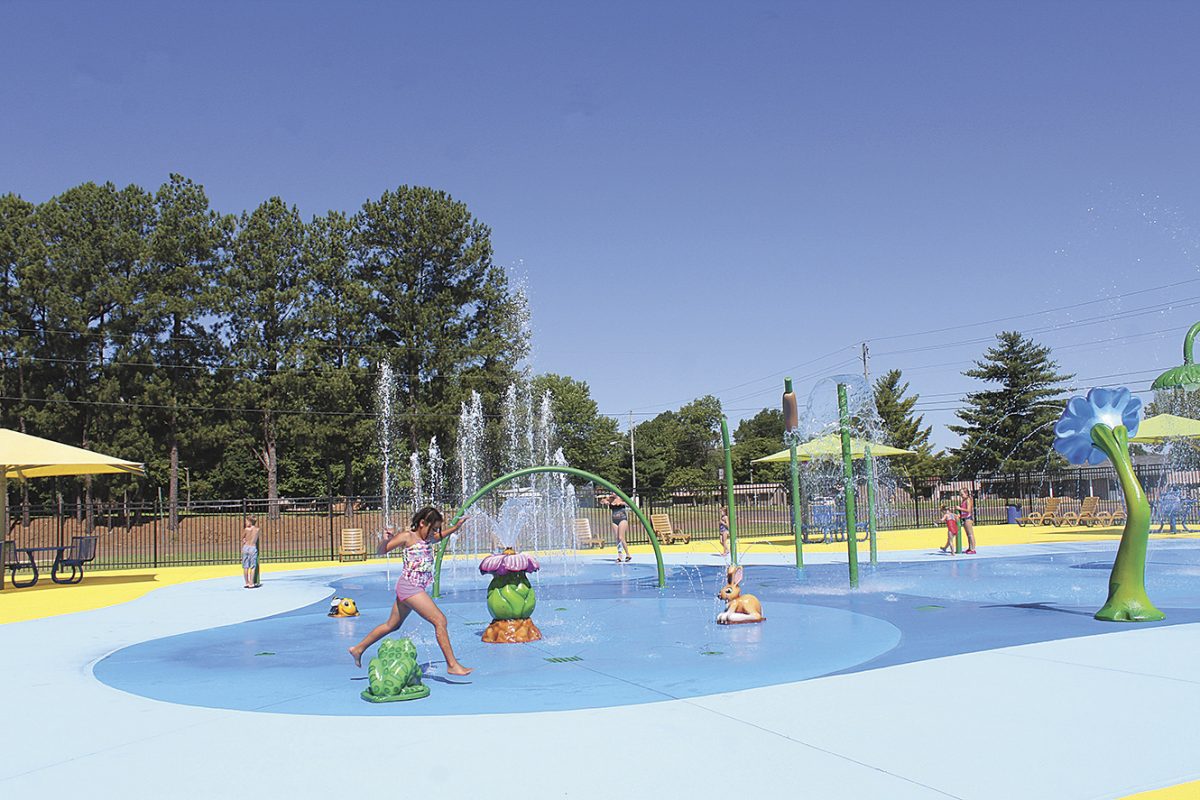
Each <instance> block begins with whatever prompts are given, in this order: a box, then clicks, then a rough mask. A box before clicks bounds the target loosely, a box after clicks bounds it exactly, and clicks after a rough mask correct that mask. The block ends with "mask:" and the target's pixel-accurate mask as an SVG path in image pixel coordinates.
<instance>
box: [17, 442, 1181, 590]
mask: <svg viewBox="0 0 1200 800" xmlns="http://www.w3.org/2000/svg"><path fill="white" fill-rule="evenodd" d="M1135 469H1136V471H1137V473H1138V477H1139V478H1140V479H1141V481H1142V485H1143V487H1144V488H1145V489H1146V493H1147V495H1148V496H1149V498H1150V500H1151V503H1152V505H1153V506H1154V508H1155V509H1156V512H1158V511H1159V510H1161V509H1163V508H1165V507H1166V501H1165V499H1164V498H1166V497H1168V496H1173V497H1175V498H1176V502H1175V508H1176V511H1177V512H1178V513H1176V514H1175V515H1174V518H1175V521H1176V522H1182V524H1185V525H1190V524H1192V523H1195V522H1197V521H1200V470H1178V469H1171V468H1169V467H1165V466H1157V465H1145V466H1138V467H1135ZM963 488H965V489H967V490H968V492H970V494H971V496H972V497H973V498H974V499H975V516H976V520H977V521H978V523H979V524H982V525H987V524H999V523H1004V522H1007V521H1008V520H1009V518H1010V515H1011V514H1012V513H1013V512H1010V508H1011V509H1014V510H1015V513H1016V514H1024V513H1027V512H1029V511H1031V510H1037V509H1039V508H1040V507H1041V504H1042V502H1043V498H1046V497H1049V496H1054V497H1059V498H1064V507H1063V508H1061V509H1060V512H1062V511H1067V510H1070V509H1071V508H1072V507H1074V508H1078V506H1079V504H1080V502H1081V501H1082V499H1083V498H1085V497H1097V498H1099V499H1100V509H1101V510H1108V511H1116V510H1122V509H1123V505H1124V504H1123V499H1122V496H1121V491H1120V486H1119V484H1118V483H1117V480H1116V474H1115V473H1114V472H1113V470H1112V468H1111V467H1108V466H1104V467H1095V468H1087V469H1078V470H1067V471H1063V472H1055V473H1020V474H1005V475H983V476H978V477H975V478H972V479H969V480H958V479H953V480H951V479H919V480H915V481H913V480H909V479H901V480H899V481H898V482H887V483H884V484H882V485H880V486H879V487H878V497H877V501H878V502H877V509H878V514H877V525H878V528H879V529H880V530H897V529H908V528H931V527H938V526H940V525H941V522H940V519H941V515H942V512H941V507H942V506H943V505H944V504H949V505H952V506H957V505H958V493H959V491H960V490H961V489H963ZM855 495H856V504H857V511H858V514H857V516H858V519H857V522H858V523H859V524H860V525H861V524H865V522H866V516H867V498H866V485H865V483H864V482H862V481H859V483H858V485H857V486H856V488H855ZM735 496H736V510H737V518H738V531H739V535H741V536H743V537H751V536H763V537H774V536H779V537H785V536H790V535H791V529H792V526H791V497H790V493H789V491H788V487H787V485H785V484H780V483H758V484H750V485H739V486H737V487H736V488H735ZM501 500H502V498H501V497H499V496H497V495H493V496H491V497H489V498H486V499H485V500H484V503H485V504H487V505H488V506H493V507H492V508H491V509H490V510H491V511H493V512H494V511H495V510H496V509H495V508H494V506H495V505H496V504H498V503H499V502H501ZM577 500H578V504H579V508H578V515H579V517H580V518H584V519H588V520H589V521H590V528H591V531H592V534H593V536H594V537H595V538H598V539H600V540H601V541H603V542H604V543H605V544H609V545H611V544H613V535H612V528H611V512H610V510H609V509H608V508H607V507H605V506H603V505H600V504H598V503H597V502H596V498H595V493H594V491H593V488H592V487H591V486H590V485H584V486H580V487H578V491H577ZM1180 500H1181V501H1182V502H1180ZM638 501H639V504H640V506H641V507H642V509H643V511H645V513H646V514H647V515H650V514H655V513H667V514H669V515H670V517H671V524H672V527H673V528H674V529H676V530H677V531H682V532H686V533H687V534H688V535H690V536H691V537H692V539H699V540H710V539H711V540H715V539H717V538H718V536H719V533H718V524H719V521H720V511H721V507H722V506H723V505H724V503H725V487H724V486H716V485H710V486H701V487H692V488H688V489H674V490H660V491H656V492H644V493H642V494H641V496H640V497H639V498H638ZM842 504H843V500H842V498H840V497H806V498H805V502H804V503H803V517H804V530H805V533H806V534H813V533H817V532H823V531H826V530H830V529H837V528H841V529H842V530H844V529H845V522H844V513H843V512H842V511H841V508H842ZM448 505H452V504H448ZM413 510H414V509H413V508H412V504H411V503H407V504H405V503H400V504H397V505H396V506H395V507H394V509H393V512H392V515H393V519H397V520H403V519H406V518H407V515H409V514H411V513H412V511H413ZM9 513H10V516H9V519H10V526H9V536H8V538H10V539H14V540H15V541H16V543H17V547H52V546H62V545H69V544H70V543H71V537H73V536H82V535H85V534H91V535H96V536H98V537H99V548H98V555H97V558H96V561H95V562H94V566H96V567H109V568H124V567H129V568H134V567H157V566H183V565H196V564H236V563H238V562H239V561H240V549H241V541H242V529H243V519H244V518H245V517H246V516H254V517H256V518H257V519H258V521H259V525H260V527H261V528H262V530H263V535H262V539H261V545H260V547H261V551H260V555H261V558H262V560H263V561H265V562H284V561H323V560H330V559H334V558H336V557H337V554H338V547H339V542H340V539H341V530H342V529H343V528H361V529H363V530H365V531H368V532H373V531H377V530H379V529H381V528H382V526H383V510H382V502H381V498H379V497H356V498H343V497H310V498H288V499H285V500H279V501H276V503H275V505H274V508H272V505H271V504H270V503H269V502H268V501H267V500H265V499H244V500H212V501H193V502H191V503H186V504H180V506H179V507H178V509H177V515H176V518H175V521H174V524H172V518H171V516H170V514H169V513H168V509H167V508H166V507H165V504H163V503H161V502H123V501H117V502H94V503H92V504H90V505H89V504H86V503H84V502H82V501H76V502H74V503H64V502H59V503H58V504H57V505H54V506H30V505H23V504H21V503H20V502H17V503H14V504H12V505H11V506H10V512H9ZM1157 516H1158V517H1159V518H1160V521H1166V518H1165V516H1164V515H1163V514H1162V513H1158V514H1157ZM629 522H630V527H629V532H628V540H629V542H630V543H631V544H639V543H646V542H648V541H649V532H648V531H646V530H645V529H644V527H643V526H642V525H641V523H640V521H639V520H638V519H637V518H636V516H633V515H630V520H629Z"/></svg>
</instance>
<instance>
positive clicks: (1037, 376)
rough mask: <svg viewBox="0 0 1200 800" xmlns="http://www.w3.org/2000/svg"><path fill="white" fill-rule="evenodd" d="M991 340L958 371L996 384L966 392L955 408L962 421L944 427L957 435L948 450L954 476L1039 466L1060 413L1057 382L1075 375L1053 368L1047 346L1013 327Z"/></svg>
mask: <svg viewBox="0 0 1200 800" xmlns="http://www.w3.org/2000/svg"><path fill="white" fill-rule="evenodd" d="M996 340H997V344H996V345H995V346H994V347H991V348H989V349H988V350H987V351H986V352H985V353H984V354H983V360H981V361H976V362H975V367H974V368H973V369H969V370H967V371H966V372H964V373H963V374H964V375H966V376H967V377H968V378H978V379H979V380H983V381H987V382H988V383H992V384H998V388H996V389H987V390H984V391H979V392H972V393H970V394H968V395H967V398H966V408H964V409H963V410H961V411H959V412H958V417H959V419H961V420H962V421H963V423H964V424H962V425H950V426H948V427H949V428H950V430H952V431H953V432H955V433H957V434H960V435H961V436H962V437H963V443H962V446H961V447H959V448H957V449H956V450H955V451H954V452H955V456H956V458H957V459H958V462H959V473H960V474H975V473H979V472H1011V471H1019V470H1030V469H1042V468H1044V467H1045V466H1046V465H1047V462H1048V460H1050V459H1051V458H1052V454H1051V450H1050V445H1051V442H1052V441H1053V438H1054V431H1053V425H1054V422H1055V420H1057V419H1058V417H1059V414H1060V413H1061V412H1062V403H1061V402H1059V401H1057V400H1056V398H1058V397H1059V396H1060V395H1061V394H1062V393H1063V390H1064V387H1063V386H1062V383H1063V382H1064V381H1068V380H1070V379H1071V378H1073V377H1075V376H1074V375H1066V374H1062V373H1059V372H1058V364H1057V362H1055V361H1054V360H1053V359H1051V358H1050V348H1048V347H1044V346H1042V345H1039V344H1038V343H1037V342H1034V341H1033V340H1032V339H1027V338H1025V337H1024V336H1022V335H1021V334H1020V333H1019V332H1017V331H1004V332H1002V333H1000V334H997V336H996ZM1053 458H1057V456H1053Z"/></svg>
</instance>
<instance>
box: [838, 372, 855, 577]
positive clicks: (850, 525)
mask: <svg viewBox="0 0 1200 800" xmlns="http://www.w3.org/2000/svg"><path fill="white" fill-rule="evenodd" d="M837 393H838V416H839V417H840V422H841V427H842V493H843V494H844V495H845V497H846V552H847V555H848V556H849V558H850V588H851V589H857V588H858V526H857V525H856V524H855V521H856V520H857V517H858V515H857V512H856V510H855V508H854V462H853V461H852V460H851V450H850V409H849V407H848V405H847V402H846V384H844V383H839V384H838V385H837Z"/></svg>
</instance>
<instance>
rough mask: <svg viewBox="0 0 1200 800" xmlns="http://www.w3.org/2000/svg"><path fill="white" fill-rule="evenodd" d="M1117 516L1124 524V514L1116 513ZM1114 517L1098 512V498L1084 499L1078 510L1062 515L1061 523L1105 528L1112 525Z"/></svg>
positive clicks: (1104, 512) (1106, 512)
mask: <svg viewBox="0 0 1200 800" xmlns="http://www.w3.org/2000/svg"><path fill="white" fill-rule="evenodd" d="M1117 514H1118V515H1119V516H1120V517H1121V521H1122V522H1124V520H1125V515H1124V513H1122V512H1117ZM1114 516H1116V515H1114V514H1113V513H1111V512H1109V511H1101V510H1100V498H1099V497H1085V498H1083V502H1082V503H1081V504H1080V506H1079V510H1078V511H1068V512H1067V513H1065V514H1063V517H1062V521H1063V524H1064V525H1085V526H1087V527H1091V526H1092V525H1103V526H1104V527H1106V528H1107V527H1109V526H1111V525H1112V524H1113V518H1114Z"/></svg>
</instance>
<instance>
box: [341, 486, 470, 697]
mask: <svg viewBox="0 0 1200 800" xmlns="http://www.w3.org/2000/svg"><path fill="white" fill-rule="evenodd" d="M442 520H443V517H442V512H440V511H438V510H437V509H436V508H433V507H432V506H426V507H425V508H422V509H421V510H420V511H418V512H417V513H416V514H414V515H413V518H412V527H411V528H410V529H409V530H406V531H400V532H399V533H394V534H392V536H391V537H390V538H389V539H388V540H387V542H386V543H385V544H384V546H383V548H382V549H381V553H388V552H390V551H392V550H395V549H396V548H398V547H403V548H404V566H403V567H402V568H401V570H400V578H399V580H397V581H396V603H395V605H393V606H392V613H391V614H390V615H388V618H387V622H384V623H382V624H381V625H376V626H375V628H374V629H372V630H371V632H370V633H368V634H367V635H366V637H365V638H364V639H363V640H362V641H361V642H359V643H358V644H356V645H354V647H351V648H350V655H351V657H352V658H353V659H354V666H356V667H361V666H362V656H363V653H365V652H366V650H367V648H368V647H370V646H371V645H373V644H375V643H376V642H378V641H379V640H380V639H382V638H383V637H384V636H387V635H388V634H389V633H392V632H394V631H396V630H398V629H399V628H400V626H401V625H403V624H404V620H405V619H407V618H408V615H409V613H411V612H413V611H416V612H417V613H418V614H419V615H420V616H421V617H423V618H424V619H425V621H426V622H428V623H429V624H430V625H432V626H433V631H434V634H435V635H436V636H437V643H438V647H440V648H442V655H443V656H445V657H446V672H448V673H450V674H451V675H466V674H468V673H469V672H470V671H471V670H470V669H468V668H467V667H464V666H463V665H462V664H460V663H459V662H458V659H457V658H455V657H454V650H453V649H452V648H451V647H450V632H449V630H448V629H447V627H446V615H445V614H443V613H442V610H441V609H440V608H438V607H437V605H436V604H435V603H434V602H433V598H431V597H430V596H429V595H428V594H427V592H426V590H428V589H429V584H430V583H432V582H433V561H434V557H433V543H434V542H437V541H440V540H442V539H445V538H446V537H447V536H449V535H451V534H452V533H454V532H455V531H457V530H458V529H459V528H461V527H462V524H463V522H465V521H466V520H463V521H462V522H459V523H458V524H457V525H452V526H451V527H449V528H447V529H446V530H444V531H443V530H442Z"/></svg>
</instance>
